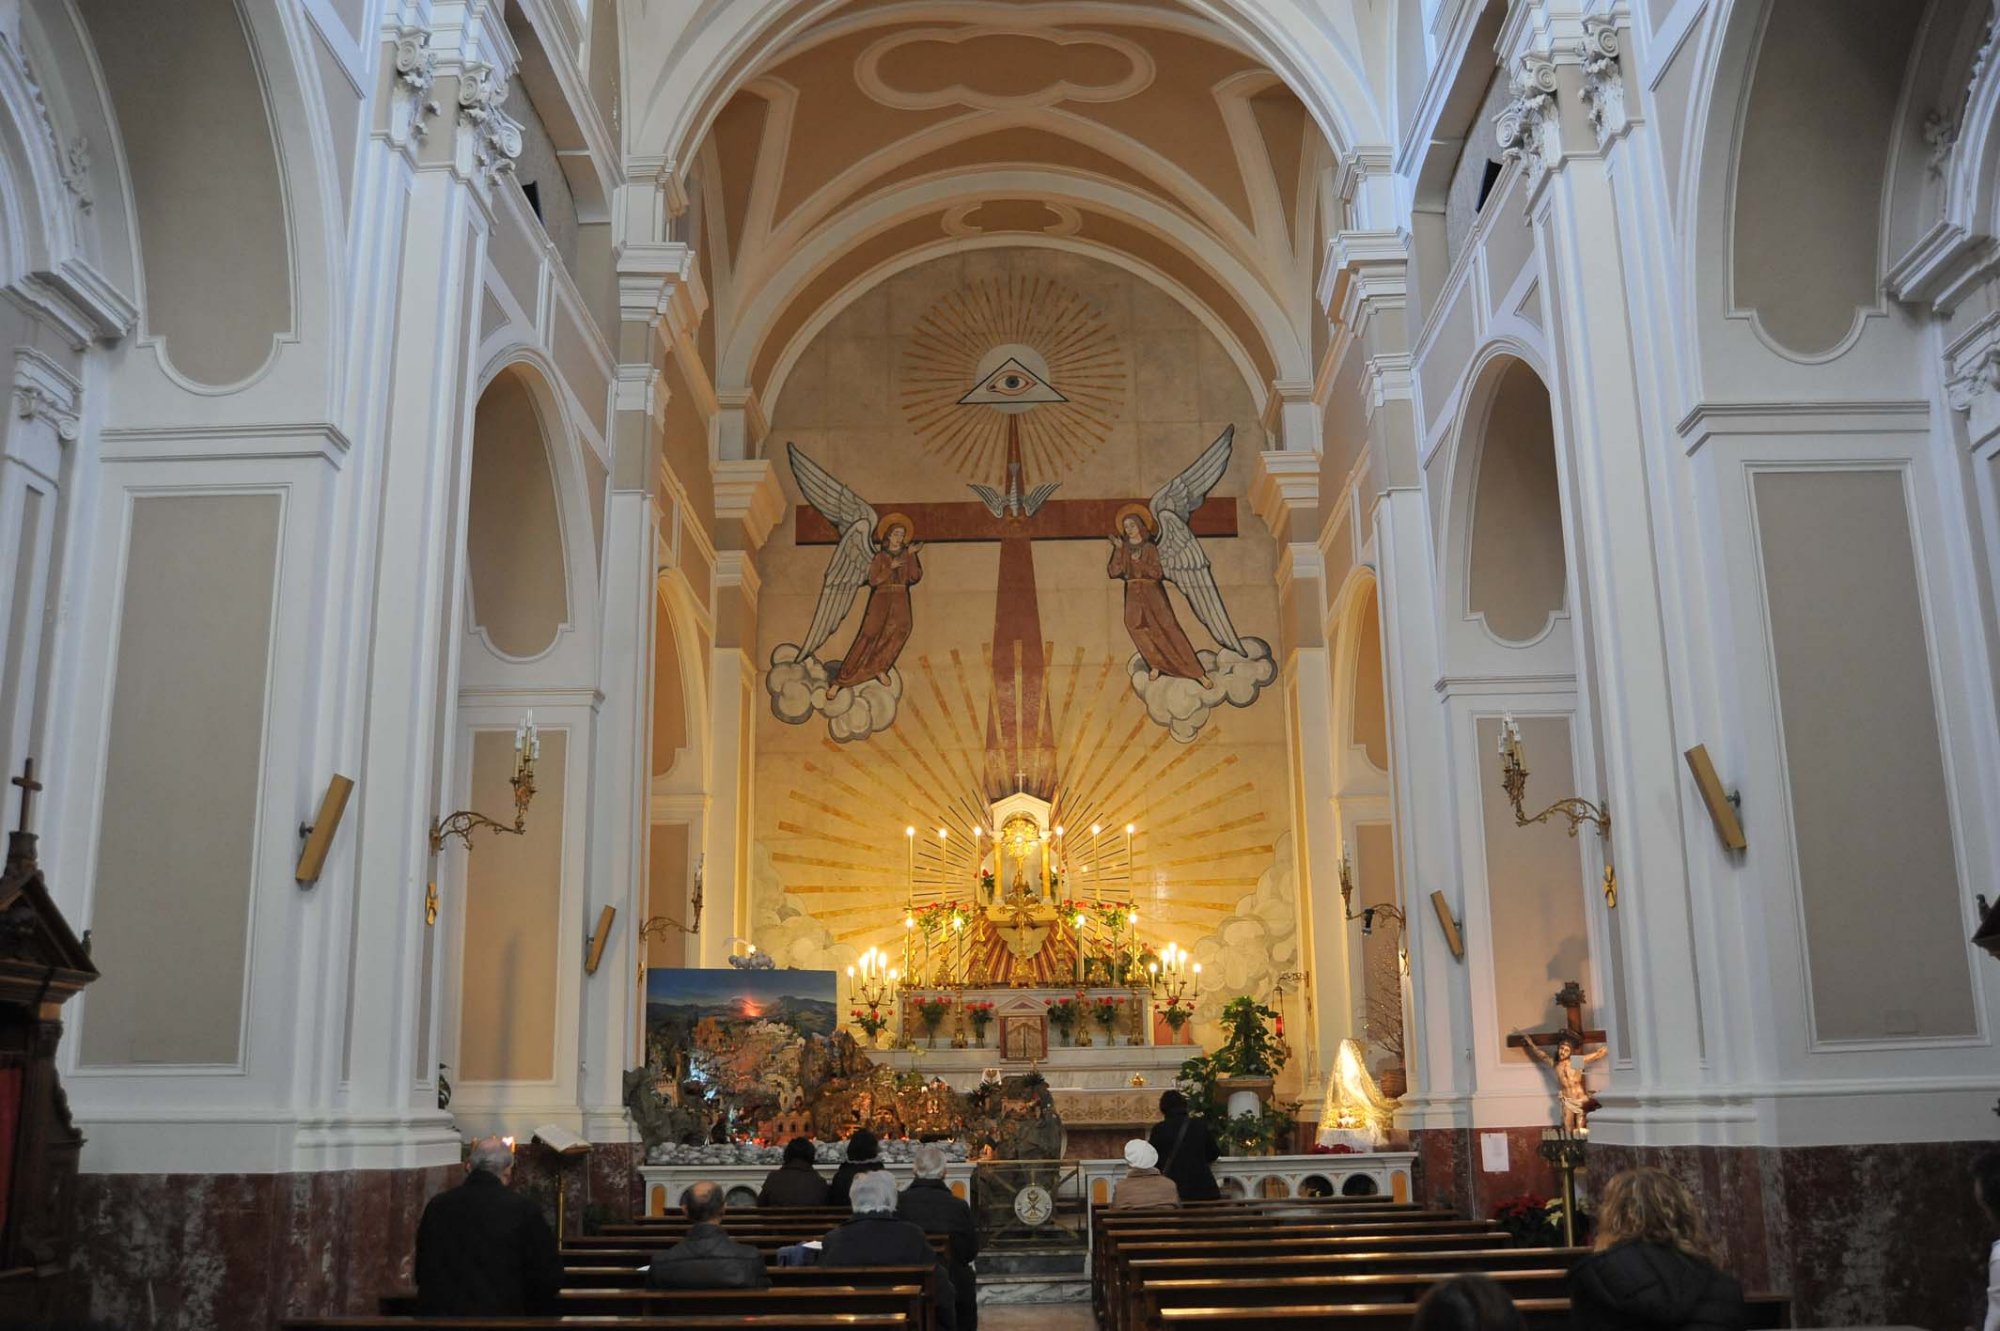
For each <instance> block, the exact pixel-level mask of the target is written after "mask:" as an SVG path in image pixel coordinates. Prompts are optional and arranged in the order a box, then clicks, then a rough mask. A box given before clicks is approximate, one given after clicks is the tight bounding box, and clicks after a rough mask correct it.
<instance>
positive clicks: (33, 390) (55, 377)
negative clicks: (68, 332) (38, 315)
mask: <svg viewBox="0 0 2000 1331" xmlns="http://www.w3.org/2000/svg"><path fill="white" fill-rule="evenodd" d="M82 395H83V389H82V387H81V385H79V384H78V383H77V381H76V380H75V379H74V378H73V377H71V375H70V374H69V372H68V371H66V370H64V369H63V368H62V366H60V365H58V364H56V363H55V362H54V361H52V360H50V359H49V358H48V357H47V356H45V355H43V354H42V353H41V352H39V351H36V350H35V349H34V348H32V347H22V348H20V349H18V350H17V351H16V352H15V353H14V396H13V405H14V415H15V417H16V418H17V419H19V420H24V421H41V422H42V423H44V424H45V425H47V426H48V427H49V429H50V430H52V431H53V432H54V433H55V437H56V438H57V439H60V440H61V441H62V442H63V443H65V444H73V443H75V442H76V438H77V435H78V433H79V432H80V430H81V428H82V408H81V406H80V399H81V397H82Z"/></svg>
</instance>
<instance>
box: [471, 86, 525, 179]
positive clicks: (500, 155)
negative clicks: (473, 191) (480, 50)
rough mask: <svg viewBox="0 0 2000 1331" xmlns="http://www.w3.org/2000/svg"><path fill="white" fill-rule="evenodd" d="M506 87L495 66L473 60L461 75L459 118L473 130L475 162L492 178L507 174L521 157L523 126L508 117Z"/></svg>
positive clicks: (473, 156) (473, 155)
mask: <svg viewBox="0 0 2000 1331" xmlns="http://www.w3.org/2000/svg"><path fill="white" fill-rule="evenodd" d="M506 100H507V84H506V82H505V81H504V80H502V79H501V78H500V76H499V72H498V71H497V70H495V69H494V68H493V66H491V65H488V64H484V63H481V62H479V61H473V62H472V63H470V64H468V65H466V66H465V68H464V69H462V70H460V71H459V74H458V118H459V121H460V123H461V124H463V125H465V127H466V128H467V129H470V130H471V131H472V135H473V149H472V158H473V163H474V164H475V165H476V166H478V167H479V168H480V169H481V170H482V171H484V172H486V173H487V174H488V175H489V176H500V175H505V174H506V173H507V172H509V171H512V170H513V169H514V159H515V158H516V157H519V156H520V155H521V125H520V122H519V121H517V120H515V119H514V117H512V116H510V115H508V114H507V112H506V111H505V110H504V109H503V108H502V106H501V103H503V102H505V101H506Z"/></svg>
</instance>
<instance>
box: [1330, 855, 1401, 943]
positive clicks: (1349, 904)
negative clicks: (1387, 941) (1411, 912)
mask: <svg viewBox="0 0 2000 1331" xmlns="http://www.w3.org/2000/svg"><path fill="white" fill-rule="evenodd" d="M1340 911H1341V914H1343V915H1345V916H1346V917H1347V918H1348V919H1350V920H1359V921H1361V936H1362V937H1363V938H1367V937H1369V936H1371V935H1372V934H1374V932H1375V921H1376V920H1378V919H1382V920H1394V921H1395V922H1396V923H1397V924H1399V925H1402V926H1403V927H1404V928H1406V929H1407V928H1408V927H1409V923H1410V919H1409V916H1407V915H1405V914H1403V908H1402V907H1401V906H1397V905H1394V904H1393V903H1388V902H1384V903H1383V904H1381V905H1376V906H1363V907H1362V908H1361V909H1360V910H1359V911H1357V910H1355V909H1354V866H1353V864H1352V862H1350V861H1349V860H1348V858H1347V852H1346V851H1345V850H1343V851H1341V853H1340Z"/></svg>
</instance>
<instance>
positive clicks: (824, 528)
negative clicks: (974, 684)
mask: <svg viewBox="0 0 2000 1331" xmlns="http://www.w3.org/2000/svg"><path fill="white" fill-rule="evenodd" d="M1017 419H1018V418H1016V417H1013V416H1009V417H1008V418H1007V457H1008V465H1009V468H1010V469H1018V468H1020V466H1021V440H1020V432H1019V426H1018V425H1017V423H1016V422H1017ZM1021 484H1022V485H1024V486H1025V484H1026V481H1025V479H1023V481H1022V482H1021ZM1146 502H1148V501H1147V499H1146V498H1145V497H1143V496H1142V497H1140V498H1138V499H1136V500H1135V499H1132V498H1130V497H1124V498H1116V499H1050V500H1047V501H1046V502H1044V503H1043V504H1042V505H1041V506H1040V507H1039V508H1037V509H1036V511H1035V512H1034V513H1033V514H1031V515H1030V514H1025V513H1019V512H1016V513H1008V514H1005V515H997V514H994V513H992V512H990V511H989V510H988V508H987V506H986V505H985V504H984V503H980V502H975V501H972V500H965V501H960V502H945V503H915V504H897V503H877V504H876V508H877V509H879V510H880V511H881V512H884V513H888V512H901V513H907V514H908V515H909V516H910V520H911V522H912V524H913V525H914V526H915V528H916V530H915V531H913V532H911V533H910V539H911V540H913V541H922V542H923V543H924V544H926V545H930V544H938V545H954V544H968V543H973V542H982V541H998V542H999V543H1000V579H999V595H998V596H997V597H996V598H995V600H994V603H993V639H992V641H993V701H992V702H991V703H990V704H989V706H988V708H987V717H986V763H985V768H986V770H985V772H984V773H983V774H982V775H983V776H984V778H985V781H986V786H987V791H986V793H987V795H988V796H989V797H991V798H995V799H997V798H999V797H1000V796H1001V795H1004V794H1007V793H1009V791H1008V787H1007V782H1008V781H1009V779H1015V781H1016V788H1017V789H1020V790H1025V791H1029V792H1031V793H1033V794H1036V795H1039V796H1041V797H1042V798H1044V799H1048V798H1051V797H1052V796H1053V795H1054V794H1055V791H1054V788H1053V787H1054V785H1055V735H1054V733H1053V731H1054V727H1053V725H1052V723H1051V720H1050V716H1049V708H1048V690H1047V687H1046V683H1047V678H1048V670H1047V661H1046V659H1045V658H1044V656H1043V638H1042V611H1041V602H1040V600H1039V598H1038V597H1037V595H1036V592H1035V542H1036V541H1093V540H1094V541H1106V542H1108V541H1109V540H1110V538H1111V537H1112V535H1113V534H1114V533H1115V532H1116V530H1117V523H1116V518H1117V516H1118V510H1119V509H1121V508H1123V507H1125V505H1127V504H1130V503H1140V504H1144V503H1146ZM795 512H796V516H795V518H794V520H793V527H792V538H793V540H794V542H795V543H796V544H798V545H801V546H806V545H836V544H838V543H839V541H840V533H839V532H837V531H835V530H834V528H833V524H832V523H830V522H828V521H827V520H826V519H825V518H824V517H822V516H821V515H820V512H819V510H818V509H816V508H814V507H813V506H812V505H811V504H800V505H799V506H798V507H797V509H796V510H795ZM1188 526H1189V527H1190V528H1192V529H1193V531H1194V534H1195V535H1197V536H1235V535H1236V534H1237V530H1236V501H1235V500H1234V499H1233V498H1224V497H1222V496H1220V495H1216V496H1211V497H1210V498H1209V499H1208V500H1207V501H1206V502H1205V503H1203V504H1202V506H1201V507H1200V508H1197V509H1196V510H1195V511H1194V512H1193V513H1192V514H1190V515H1189V517H1188ZM1017 773H1018V774H1020V775H1019V776H1018V778H1017Z"/></svg>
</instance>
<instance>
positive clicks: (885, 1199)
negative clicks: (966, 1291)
mask: <svg viewBox="0 0 2000 1331" xmlns="http://www.w3.org/2000/svg"><path fill="white" fill-rule="evenodd" d="M848 1204H849V1205H851V1206H852V1207H853V1208H854V1217H853V1218H852V1219H850V1220H844V1221H842V1222H841V1223H840V1224H839V1225H837V1226H835V1227H834V1228H833V1229H831V1230H829V1231H828V1232H827V1235H826V1237H825V1238H824V1239H822V1240H820V1253H819V1264H820V1265H821V1266H933V1265H934V1266H936V1268H937V1280H938V1307H937V1313H938V1325H939V1326H941V1327H943V1328H945V1331H957V1327H958V1320H957V1316H956V1313H957V1299H958V1296H957V1293H956V1292H955V1291H954V1290H953V1289H952V1285H951V1275H950V1273H948V1272H947V1271H946V1270H945V1268H944V1265H943V1264H942V1263H941V1262H939V1261H938V1260H937V1253H936V1251H935V1250H934V1249H933V1248H932V1247H931V1241H930V1240H929V1239H927V1238H925V1237H924V1231H923V1230H921V1229H919V1228H918V1227H917V1226H915V1225H913V1224H911V1223H910V1222H909V1221H907V1220H898V1219H897V1218H896V1180H895V1178H894V1177H893V1176H892V1175H890V1174H889V1173H888V1172H887V1171H885V1170H881V1169H876V1170H871V1171H869V1172H867V1173H863V1174H861V1175H859V1176H857V1177H856V1178H855V1180H854V1188H853V1195H852V1196H851V1197H850V1198H849V1202H848Z"/></svg>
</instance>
